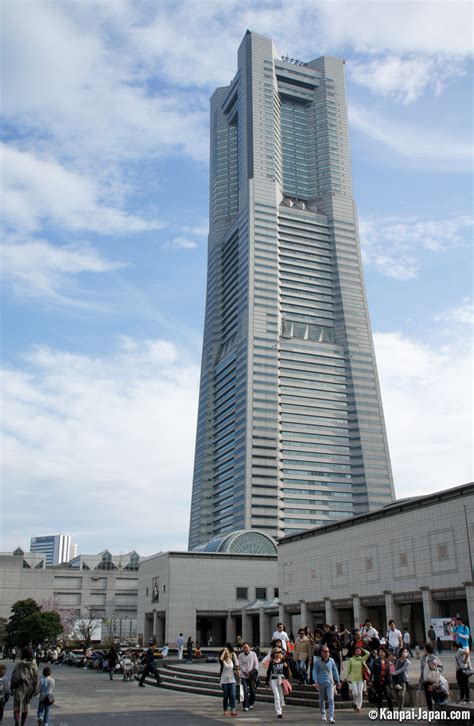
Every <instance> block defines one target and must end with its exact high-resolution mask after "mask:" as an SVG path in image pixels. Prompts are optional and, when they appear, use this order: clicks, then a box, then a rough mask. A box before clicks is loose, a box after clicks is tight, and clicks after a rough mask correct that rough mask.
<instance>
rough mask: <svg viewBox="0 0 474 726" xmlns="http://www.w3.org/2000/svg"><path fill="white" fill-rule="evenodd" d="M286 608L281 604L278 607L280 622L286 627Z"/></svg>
mask: <svg viewBox="0 0 474 726" xmlns="http://www.w3.org/2000/svg"><path fill="white" fill-rule="evenodd" d="M285 616H286V615H285V606H284V605H282V604H281V603H280V604H279V605H278V622H279V623H283V625H286V623H285Z"/></svg>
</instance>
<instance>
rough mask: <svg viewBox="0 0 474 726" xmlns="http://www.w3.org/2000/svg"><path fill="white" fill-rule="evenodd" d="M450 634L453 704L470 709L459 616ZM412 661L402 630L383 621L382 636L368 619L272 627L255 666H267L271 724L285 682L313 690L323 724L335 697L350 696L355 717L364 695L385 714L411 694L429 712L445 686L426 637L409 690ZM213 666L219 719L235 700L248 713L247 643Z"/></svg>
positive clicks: (251, 655) (464, 629)
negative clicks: (353, 623)
mask: <svg viewBox="0 0 474 726" xmlns="http://www.w3.org/2000/svg"><path fill="white" fill-rule="evenodd" d="M451 632H452V636H453V648H454V649H455V664H456V680H457V683H458V685H459V689H460V694H459V703H470V702H471V701H470V691H469V678H470V676H471V675H472V674H473V671H472V668H471V661H470V645H469V644H470V633H469V628H468V626H467V625H466V624H465V623H464V621H463V619H462V618H457V619H456V625H455V626H453V628H452V631H451ZM413 658H414V656H413V651H412V648H411V638H410V633H409V632H408V630H407V628H404V629H403V630H400V629H399V628H398V627H397V624H396V622H395V621H394V620H390V622H389V623H388V628H387V630H386V632H385V634H382V633H379V632H378V630H377V629H376V628H375V627H374V625H373V624H372V622H371V621H370V620H369V619H367V620H366V621H365V622H364V624H363V625H362V626H361V627H360V628H358V629H354V630H352V631H351V632H350V631H348V630H347V629H346V628H345V627H344V626H343V625H341V626H340V627H339V628H338V627H337V626H336V625H324V624H321V625H317V626H316V627H315V628H314V629H313V630H312V629H311V628H310V627H309V626H306V627H302V628H300V629H299V630H298V633H297V636H296V637H294V635H293V633H291V632H290V633H288V632H287V631H286V628H285V626H284V625H283V623H279V624H278V625H277V629H276V630H275V632H274V633H273V635H272V642H271V648H270V651H269V653H268V654H267V656H266V657H265V658H263V661H262V663H263V665H264V667H265V668H266V679H265V685H266V686H267V687H269V688H271V689H272V692H273V699H274V707H275V713H276V715H277V717H278V718H283V706H284V705H285V696H288V695H289V694H290V693H291V691H292V682H293V683H294V682H298V683H299V684H300V685H310V686H314V687H315V688H316V690H317V691H318V694H319V706H320V710H321V717H322V720H323V721H327V720H328V719H329V723H334V722H335V716H334V699H335V694H336V693H338V692H339V693H340V694H341V698H343V699H344V700H349V698H350V692H351V691H352V700H353V708H354V711H355V712H356V713H360V712H361V709H362V706H363V700H364V694H365V695H366V696H367V699H368V701H369V703H370V704H371V705H372V706H377V707H378V708H379V709H380V708H382V707H384V706H386V707H387V708H388V709H389V710H390V711H392V712H393V710H394V706H396V707H398V708H399V709H403V708H404V707H405V706H407V705H414V703H415V700H418V698H419V697H418V696H417V694H421V696H422V697H423V698H424V701H425V703H426V708H427V709H428V710H432V709H433V707H434V706H435V705H436V706H439V705H443V704H445V703H447V699H448V695H449V685H448V681H447V679H446V678H445V676H444V675H443V665H442V662H441V660H440V658H439V654H438V655H437V654H435V652H434V647H433V644H432V643H431V642H430V633H428V638H427V642H426V643H425V645H424V647H423V649H422V650H421V649H420V648H419V646H416V649H415V659H417V660H418V661H419V672H418V674H417V679H416V686H415V687H413V686H411V685H410V668H411V667H412V666H413ZM219 661H220V684H221V687H222V691H223V713H224V716H229V715H230V716H236V715H237V711H236V703H237V701H238V700H241V701H242V706H243V709H244V711H247V710H249V709H251V708H253V704H254V702H255V693H256V690H257V687H258V684H259V670H258V667H259V666H258V663H259V661H258V658H257V653H255V652H254V651H252V649H251V648H250V645H249V644H248V643H245V642H244V643H238V647H237V652H236V651H235V650H234V648H233V646H232V644H230V643H227V644H226V646H225V648H224V649H223V650H222V651H221V653H220V655H219ZM415 668H416V667H413V670H415ZM420 705H421V704H420Z"/></svg>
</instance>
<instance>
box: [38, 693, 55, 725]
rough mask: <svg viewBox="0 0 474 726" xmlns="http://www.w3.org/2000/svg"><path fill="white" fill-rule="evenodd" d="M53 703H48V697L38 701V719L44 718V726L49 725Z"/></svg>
mask: <svg viewBox="0 0 474 726" xmlns="http://www.w3.org/2000/svg"><path fill="white" fill-rule="evenodd" d="M51 706H52V703H48V702H47V701H46V699H44V700H43V701H40V702H39V703H38V713H37V716H38V720H39V719H42V720H43V726H48V718H49V712H50V709H51Z"/></svg>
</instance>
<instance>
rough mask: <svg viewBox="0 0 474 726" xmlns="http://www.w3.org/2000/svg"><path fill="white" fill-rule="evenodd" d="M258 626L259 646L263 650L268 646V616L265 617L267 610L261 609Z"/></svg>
mask: <svg viewBox="0 0 474 726" xmlns="http://www.w3.org/2000/svg"><path fill="white" fill-rule="evenodd" d="M258 624H259V634H258V639H259V645H260V647H261V648H262V647H263V646H265V645H266V644H267V640H268V635H267V616H266V615H265V608H260V610H259V611H258Z"/></svg>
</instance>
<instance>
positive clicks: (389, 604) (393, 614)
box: [380, 590, 401, 630]
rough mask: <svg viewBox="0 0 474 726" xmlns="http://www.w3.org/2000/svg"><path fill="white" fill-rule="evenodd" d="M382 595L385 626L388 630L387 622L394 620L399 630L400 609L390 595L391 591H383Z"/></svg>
mask: <svg viewBox="0 0 474 726" xmlns="http://www.w3.org/2000/svg"><path fill="white" fill-rule="evenodd" d="M383 594H384V597H385V617H386V623H385V625H386V626H387V628H388V621H389V620H395V622H396V624H397V627H398V629H399V630H400V626H401V622H400V608H399V607H398V605H397V603H396V602H395V600H394V599H393V594H392V592H391V590H384V592H383ZM380 627H382V623H380Z"/></svg>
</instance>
